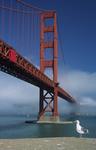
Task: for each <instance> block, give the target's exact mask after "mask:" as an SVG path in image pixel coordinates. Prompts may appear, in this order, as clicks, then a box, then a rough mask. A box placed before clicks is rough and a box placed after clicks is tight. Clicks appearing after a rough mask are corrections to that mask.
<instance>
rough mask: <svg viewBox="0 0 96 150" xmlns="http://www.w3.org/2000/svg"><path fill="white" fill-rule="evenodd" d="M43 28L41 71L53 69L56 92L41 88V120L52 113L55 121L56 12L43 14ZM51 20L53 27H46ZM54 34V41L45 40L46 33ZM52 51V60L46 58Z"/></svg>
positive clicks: (56, 84)
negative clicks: (46, 23)
mask: <svg viewBox="0 0 96 150" xmlns="http://www.w3.org/2000/svg"><path fill="white" fill-rule="evenodd" d="M40 17H41V19H40V20H41V23H40V24H41V27H40V30H41V31H40V70H41V72H42V73H44V71H45V69H47V68H52V71H53V81H54V91H53V93H52V92H50V91H49V90H48V91H45V90H44V89H43V87H41V88H40V104H39V120H44V119H45V118H46V117H45V116H44V115H45V113H46V112H51V114H52V115H51V117H49V118H52V119H53V120H54V121H55V120H57V119H58V118H59V117H58V90H57V86H58V39H57V20H56V19H57V17H56V12H55V11H54V12H43V13H41V16H40ZM48 19H50V21H51V24H52V25H48V26H46V25H45V22H46V21H48ZM49 32H50V33H51V32H52V33H53V40H52V39H51V40H50V41H49V40H48V41H46V40H45V34H46V33H49ZM49 49H52V51H53V52H52V54H53V57H52V60H47V59H46V58H45V50H49Z"/></svg>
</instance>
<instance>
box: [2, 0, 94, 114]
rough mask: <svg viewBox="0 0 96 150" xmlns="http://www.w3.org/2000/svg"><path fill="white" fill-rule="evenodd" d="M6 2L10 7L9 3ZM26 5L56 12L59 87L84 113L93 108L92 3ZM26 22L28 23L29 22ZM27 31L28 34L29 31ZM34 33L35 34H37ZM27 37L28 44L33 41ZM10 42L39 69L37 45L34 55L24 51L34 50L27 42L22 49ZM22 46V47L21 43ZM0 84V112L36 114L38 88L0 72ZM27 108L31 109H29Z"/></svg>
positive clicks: (49, 0)
mask: <svg viewBox="0 0 96 150" xmlns="http://www.w3.org/2000/svg"><path fill="white" fill-rule="evenodd" d="M25 1H26V0H25ZM6 2H7V0H5V4H6ZM10 2H11V3H12V0H10ZM27 2H29V3H32V4H34V5H36V6H38V7H41V8H44V9H56V11H57V16H58V24H59V30H60V31H59V32H60V35H59V37H61V40H62V46H63V49H62V51H63V53H64V62H65V64H64V63H63V57H62V53H61V50H60V42H59V82H60V85H61V86H62V87H64V88H65V89H66V90H67V91H69V92H70V93H71V94H72V95H73V96H74V97H75V98H76V100H77V101H78V102H79V103H80V106H81V107H82V106H83V105H84V106H86V107H87V108H88V109H89V106H91V107H92V108H94V107H93V106H96V70H95V68H96V67H95V66H96V61H95V54H96V1H95V0H59V1H58V0H46V1H45V0H39V1H38V0H27ZM29 19H30V18H29ZM28 22H29V23H31V22H30V20H29V21H28ZM15 26H16V25H15ZM5 27H6V26H5ZM11 27H13V26H11ZM21 27H22V26H21ZM30 28H31V26H30ZM13 31H14V30H13ZM27 31H28V32H30V31H29V30H26V32H27ZM22 32H23V30H22ZM36 32H37V33H38V31H36ZM23 34H24V33H23ZM15 35H16V38H17V34H16V33H15V32H14V33H13V35H12V36H13V38H15ZM30 37H31V36H30ZM30 37H29V41H31V40H33V39H30ZM19 38H20V37H19ZM35 38H36V37H35ZM9 41H10V40H9ZM14 41H15V40H12V41H11V42H12V44H14V45H15V44H17V45H15V47H16V46H17V47H18V45H19V46H20V49H19V53H22V54H23V55H24V56H25V57H27V58H28V59H30V55H31V54H32V60H35V61H34V62H33V61H32V62H33V63H35V64H36V65H37V66H39V46H38V44H37V46H36V48H35V51H30V52H29V51H27V49H34V48H33V46H31V45H28V42H27V43H26V44H25V48H24V45H23V46H22V45H20V44H19V43H18V39H17V42H16V41H15V42H14ZM19 41H20V39H19ZM22 43H24V39H23V40H22ZM14 45H13V47H14ZM30 47H31V48H30ZM25 49H26V50H25ZM36 50H37V51H36ZM26 54H27V55H26ZM0 83H1V84H0V101H1V104H2V106H3V107H1V106H0V112H5V111H10V112H14V113H17V112H19V113H25V114H26V113H32V112H33V110H36V112H38V106H37V105H38V103H39V94H38V92H39V91H38V88H36V87H33V86H32V85H30V84H28V83H25V82H23V81H20V80H17V79H15V78H13V77H11V76H9V75H5V74H4V73H2V72H0ZM33 93H34V94H33ZM37 95H38V96H37ZM30 106H32V109H31V107H30ZM66 106H68V107H70V106H69V104H67V103H65V102H64V101H60V102H59V111H61V112H62V111H63V112H67V110H68V109H67V108H68V107H66ZM94 111H95V109H94ZM95 114H96V111H95Z"/></svg>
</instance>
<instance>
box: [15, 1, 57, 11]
mask: <svg viewBox="0 0 96 150" xmlns="http://www.w3.org/2000/svg"><path fill="white" fill-rule="evenodd" d="M16 1H17V2H19V3H21V4H22V5H24V6H26V7H29V8H32V9H34V10H37V11H38V12H42V11H55V10H47V9H42V8H39V7H36V6H34V5H32V4H29V3H26V2H24V1H23V0H16Z"/></svg>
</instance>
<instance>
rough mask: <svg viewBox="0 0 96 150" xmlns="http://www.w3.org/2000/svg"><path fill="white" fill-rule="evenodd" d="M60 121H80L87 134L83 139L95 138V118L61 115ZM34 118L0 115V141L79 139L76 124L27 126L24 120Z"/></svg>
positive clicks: (33, 118)
mask: <svg viewBox="0 0 96 150" xmlns="http://www.w3.org/2000/svg"><path fill="white" fill-rule="evenodd" d="M61 118H62V120H66V121H75V120H77V119H78V120H80V123H81V125H82V126H83V127H85V128H87V129H88V130H89V133H88V134H86V135H83V137H85V138H87V137H88V138H96V116H80V115H79V116H76V115H63V116H62V117H61ZM36 119H37V118H36V116H22V115H17V116H16V115H13V116H12V115H1V116H0V139H17V138H18V139H20V138H43V137H79V135H78V133H77V132H76V128H75V127H76V124H75V123H72V124H36V123H32V124H27V123H25V121H26V120H36Z"/></svg>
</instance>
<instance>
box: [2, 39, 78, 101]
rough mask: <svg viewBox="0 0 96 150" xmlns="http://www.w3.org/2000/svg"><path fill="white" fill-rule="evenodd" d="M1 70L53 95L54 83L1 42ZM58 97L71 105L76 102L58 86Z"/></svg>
mask: <svg viewBox="0 0 96 150" xmlns="http://www.w3.org/2000/svg"><path fill="white" fill-rule="evenodd" d="M0 69H1V71H3V72H5V73H8V74H10V75H12V76H15V77H17V78H19V79H21V80H24V81H26V82H28V83H31V84H33V85H35V86H38V87H42V88H43V89H45V90H47V91H50V92H52V93H53V91H54V82H53V81H52V80H51V79H50V78H48V77H47V76H46V75H44V74H43V73H42V72H41V71H40V70H39V69H37V68H36V67H35V66H34V65H33V64H31V63H30V62H29V61H28V60H26V59H25V58H24V57H22V56H21V55H20V54H19V53H17V52H16V50H15V49H14V48H13V47H11V46H9V45H8V44H6V43H5V42H4V41H2V40H0ZM58 96H59V97H61V98H63V99H65V100H67V101H68V102H70V103H74V102H76V101H75V100H74V98H72V97H71V96H70V95H69V94H68V93H67V92H66V91H65V90H64V89H62V88H61V87H59V86H58Z"/></svg>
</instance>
